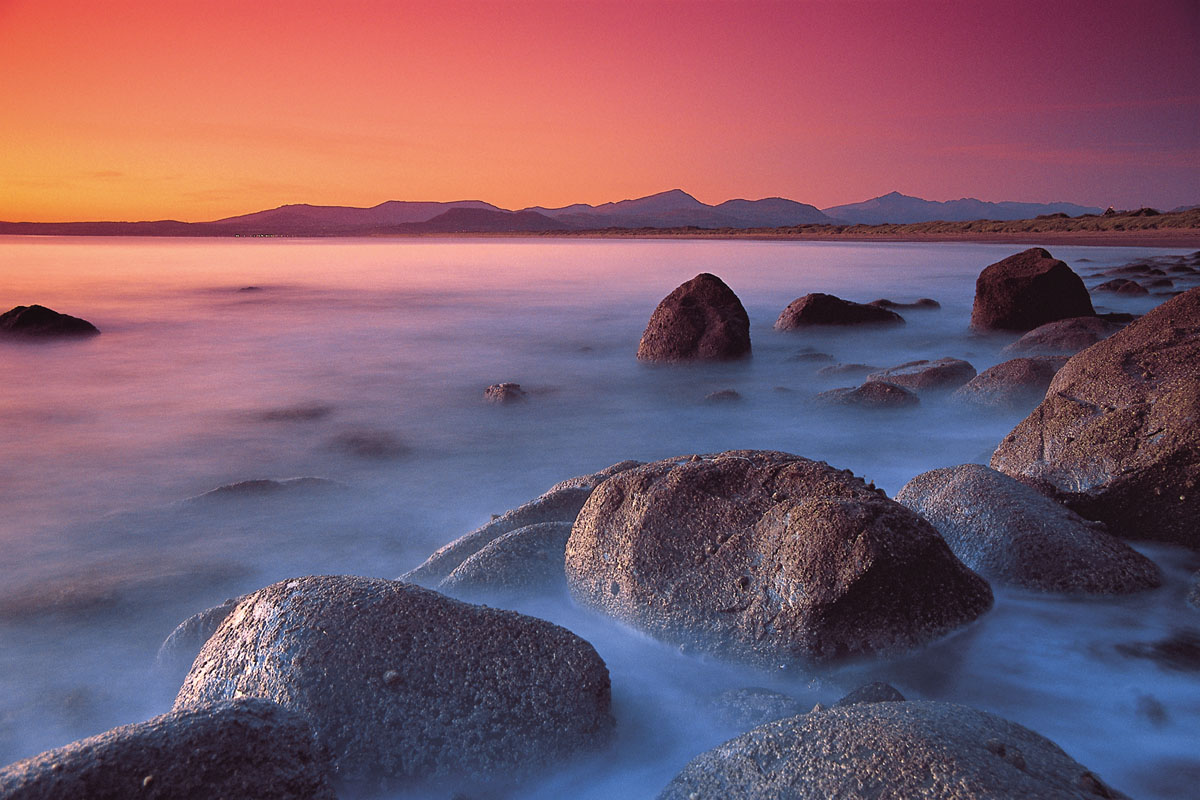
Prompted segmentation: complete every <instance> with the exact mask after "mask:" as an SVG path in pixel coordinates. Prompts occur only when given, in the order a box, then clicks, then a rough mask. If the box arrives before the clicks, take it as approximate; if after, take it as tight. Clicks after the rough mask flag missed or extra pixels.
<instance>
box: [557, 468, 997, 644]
mask: <svg viewBox="0 0 1200 800" xmlns="http://www.w3.org/2000/svg"><path fill="white" fill-rule="evenodd" d="M566 572H567V583H568V586H569V587H570V590H571V594H572V596H573V597H574V598H575V599H576V601H577V602H578V603H580V604H581V605H584V606H588V607H590V608H593V609H595V610H597V611H599V612H601V613H604V614H607V615H609V616H612V617H615V618H616V619H619V620H622V621H624V622H626V623H628V624H630V625H633V626H634V627H637V628H640V629H642V630H644V631H646V632H647V633H649V634H651V635H652V636H655V637H657V638H660V639H663V640H666V641H669V642H672V643H677V644H679V645H681V646H683V647H685V648H687V649H695V650H701V651H708V652H713V653H717V654H720V655H722V656H724V657H728V658H732V659H735V660H740V661H747V662H751V663H756V664H760V665H764V666H778V665H780V664H795V663H809V664H812V663H821V662H830V661H835V660H838V659H844V658H851V657H857V656H872V655H880V654H892V653H898V652H903V651H907V650H910V649H913V648H916V647H918V646H920V645H923V644H925V643H927V642H929V641H931V640H933V639H936V638H938V637H940V636H942V635H943V634H946V633H949V632H950V631H952V630H954V629H956V628H958V627H960V626H962V625H964V624H966V623H968V622H970V621H971V620H973V619H975V618H976V617H977V616H979V615H980V614H982V613H983V612H984V611H986V610H987V609H988V608H990V607H991V604H992V594H991V590H990V588H989V587H988V585H987V583H986V582H985V581H984V580H983V579H982V578H980V577H979V576H978V575H976V574H975V573H973V572H971V571H970V570H969V569H967V568H966V567H965V566H963V564H962V562H960V561H959V560H958V559H957V558H955V557H954V555H953V554H952V553H951V552H950V549H949V548H948V547H947V546H946V543H945V542H944V541H943V540H942V537H941V536H939V535H938V533H937V531H935V530H934V529H933V528H932V527H931V526H930V525H929V523H928V522H926V521H925V520H923V519H921V518H920V517H918V516H917V515H916V514H914V513H912V512H911V511H909V510H908V509H906V508H904V507H903V506H901V505H899V504H898V503H895V502H893V501H891V500H889V499H888V498H887V497H886V496H884V495H883V493H882V492H880V491H877V490H875V489H873V488H871V487H868V486H867V485H866V484H865V483H863V482H862V480H860V479H859V478H856V477H854V476H853V475H852V474H850V472H849V471H842V470H838V469H834V468H833V467H830V466H829V465H828V464H825V463H823V462H817V461H810V460H809V459H806V458H801V457H799V456H795V455H790V454H788V453H779V452H773V451H762V450H734V451H729V452H726V453H719V454H716V455H708V456H699V455H696V456H683V457H680V458H674V459H666V460H663V461H656V462H654V463H651V464H647V465H645V466H642V467H637V468H635V469H631V470H628V471H626V472H623V473H621V474H619V475H615V476H613V477H612V478H609V479H608V480H607V481H605V482H604V483H602V484H600V486H598V487H597V488H596V491H595V492H594V493H593V494H592V496H591V497H590V498H589V499H588V502H587V503H586V504H585V505H584V507H583V510H582V511H581V512H580V513H579V518H578V519H577V520H576V521H575V527H574V529H573V530H572V531H571V539H570V541H569V542H568V543H567V554H566Z"/></svg>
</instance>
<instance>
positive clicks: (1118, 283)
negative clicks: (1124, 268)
mask: <svg viewBox="0 0 1200 800" xmlns="http://www.w3.org/2000/svg"><path fill="white" fill-rule="evenodd" d="M1092 291H1093V292H1111V293H1112V294H1125V295H1129V296H1131V297H1140V296H1141V295H1146V294H1150V290H1148V289H1147V288H1146V287H1145V286H1142V285H1141V284H1140V283H1138V282H1137V281H1131V280H1129V279H1128V278H1113V279H1112V280H1111V281H1105V282H1104V283H1102V284H1100V285H1099V286H1097V287H1096V288H1095V289H1092Z"/></svg>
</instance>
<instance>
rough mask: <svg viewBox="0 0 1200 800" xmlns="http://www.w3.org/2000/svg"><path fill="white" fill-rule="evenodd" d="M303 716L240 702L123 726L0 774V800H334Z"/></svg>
mask: <svg viewBox="0 0 1200 800" xmlns="http://www.w3.org/2000/svg"><path fill="white" fill-rule="evenodd" d="M327 776H328V765H327V763H326V761H325V759H324V757H323V756H322V754H321V752H320V750H319V748H318V747H317V745H316V743H315V742H314V741H313V735H312V729H311V728H310V727H309V726H308V723H307V722H305V720H304V718H303V717H301V716H300V715H299V714H296V713H295V712H292V711H288V710H287V709H285V708H282V707H280V706H279V705H277V704H275V703H272V702H270V701H269V700H261V699H259V698H252V697H246V698H240V699H236V700H222V701H219V702H216V703H212V704H207V705H201V706H198V707H195V708H187V709H181V710H177V711H172V712H171V713H169V714H163V715H162V716H160V717H155V718H154V719H152V720H149V721H147V722H139V723H136V724H134V725H123V726H121V727H120V728H113V729H112V730H110V731H107V732H105V733H101V734H98V735H96V736H92V737H89V738H87V739H81V740H80V741H78V742H73V743H72V744H69V745H66V746H65V747H59V748H57V749H55V750H47V751H46V752H45V753H42V754H41V755H36V756H33V757H32V758H27V759H25V760H24V761H18V762H16V763H15V764H10V765H9V766H7V767H5V768H4V769H2V770H0V797H3V798H5V800H66V799H67V798H70V800H127V799H128V798H140V797H145V798H156V799H157V800H176V799H178V800H194V798H201V797H214V798H215V797H229V798H233V797H244V798H255V799H256V800H334V793H333V790H332V789H331V788H330V786H329V782H328V777H327Z"/></svg>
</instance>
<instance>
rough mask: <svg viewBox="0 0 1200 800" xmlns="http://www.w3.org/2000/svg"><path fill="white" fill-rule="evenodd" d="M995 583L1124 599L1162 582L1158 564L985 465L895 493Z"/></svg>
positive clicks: (915, 482) (925, 477) (936, 473)
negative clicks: (1122, 595) (1121, 597)
mask: <svg viewBox="0 0 1200 800" xmlns="http://www.w3.org/2000/svg"><path fill="white" fill-rule="evenodd" d="M896 502H898V503H901V504H903V505H905V506H908V507H909V508H911V509H912V510H913V511H915V512H917V513H918V514H920V515H921V516H923V517H925V519H927V520H929V521H930V522H931V523H933V527H935V528H937V530H938V533H940V534H942V537H943V538H944V539H945V540H946V543H947V544H949V545H950V549H951V550H953V551H954V554H955V555H956V556H958V557H959V558H960V559H962V561H963V563H965V564H966V565H967V566H968V567H970V568H971V569H973V570H975V571H976V572H978V573H979V574H980V575H982V576H984V577H985V578H987V579H988V580H990V581H994V582H996V583H1003V584H1006V585H1009V586H1020V587H1022V588H1025V589H1034V590H1037V591H1045V592H1063V593H1068V594H1103V595H1109V594H1127V593H1129V592H1139V591H1142V590H1144V589H1153V588H1155V587H1157V586H1161V585H1162V575H1161V574H1160V572H1159V570H1158V567H1157V566H1155V564H1154V562H1153V561H1151V560H1150V559H1148V558H1146V557H1145V556H1143V555H1142V554H1141V553H1139V552H1137V551H1136V550H1134V549H1133V548H1131V547H1130V546H1129V545H1127V544H1125V542H1123V541H1121V540H1120V539H1118V538H1116V537H1115V536H1113V535H1112V534H1110V533H1108V532H1107V531H1106V530H1104V526H1103V525H1100V524H1099V523H1095V522H1088V521H1087V520H1085V519H1083V518H1082V517H1080V516H1079V515H1078V514H1076V513H1075V512H1073V511H1071V510H1069V509H1068V508H1066V507H1065V506H1062V505H1060V504H1059V503H1056V502H1054V501H1053V500H1051V499H1049V498H1048V497H1046V496H1044V495H1042V494H1039V493H1038V492H1037V491H1035V490H1034V489H1031V488H1030V487H1028V486H1026V485H1025V484H1023V483H1021V482H1020V481H1017V480H1014V479H1012V478H1010V477H1008V476H1007V475H1004V474H1003V473H1000V472H996V471H995V470H994V469H989V468H988V467H985V466H983V465H982V464H963V465H961V466H957V467H948V468H946V469H935V470H931V471H929V472H926V473H923V474H921V475H918V476H917V477H915V478H913V479H912V480H911V481H909V482H908V483H906V484H905V485H904V486H903V488H901V489H900V491H899V492H898V493H897V494H896Z"/></svg>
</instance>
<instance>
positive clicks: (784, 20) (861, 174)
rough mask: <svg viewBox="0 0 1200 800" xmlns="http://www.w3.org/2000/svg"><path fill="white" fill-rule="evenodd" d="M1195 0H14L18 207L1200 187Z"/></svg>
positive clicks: (1199, 22)
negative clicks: (675, 192)
mask: <svg viewBox="0 0 1200 800" xmlns="http://www.w3.org/2000/svg"><path fill="white" fill-rule="evenodd" d="M1197 41H1200V3H1196V2H1195V0H1177V1H1176V2H1137V3H1131V2H1127V0H1126V1H1124V2H1105V1H1104V0H1089V1H1088V2H1055V1H1054V0H1048V1H1047V2H1023V1H1018V2H1002V3H990V4H977V3H970V2H950V3H934V2H883V1H880V2H839V1H838V0H817V1H816V2H798V1H793V2H786V3H774V2H753V1H752V0H743V2H719V1H718V0H712V1H711V2H706V1H705V0H691V1H690V2H660V1H656V0H644V1H643V2H636V0H635V1H634V2H582V1H581V0H562V1H561V2H553V3H547V2H540V1H539V2H521V0H511V1H510V2H492V3H480V2H470V3H468V2H453V1H448V0H441V1H439V2H398V1H396V0H388V1H386V2H385V1H384V0H362V1H359V2H356V1H355V0H346V2H342V3H336V4H334V3H329V2H326V1H325V0H321V1H320V2H316V1H315V0H287V2H282V1H281V0H258V2H253V3H250V2H230V1H229V0H214V1H212V2H205V3H175V2H162V0H112V1H111V2H105V3H96V2H72V1H71V0H0V76H3V78H4V91H3V92H0V120H3V124H0V188H2V191H0V219H5V220H68V219H157V218H175V219H185V220H204V219H215V218H219V217H223V216H229V215H232V214H238V213H244V212H249V211H254V210H258V209H262V208H269V207H273V206H277V205H281V204H284V203H297V202H305V203H316V204H339V205H357V206H368V205H374V204H376V203H379V202H382V201H384V200H391V199H403V200H458V199H482V200H487V201H489V202H493V203H496V204H497V205H500V206H503V207H507V208H520V207H524V206H529V205H535V204H541V205H551V206H553V205H564V204H567V203H572V202H588V203H601V202H606V201H610V200H620V199H624V198H628V197H636V196H640V195H645V194H650V193H653V192H657V191H662V190H665V189H669V188H675V187H679V188H683V189H685V190H687V191H689V192H691V193H692V194H694V195H696V196H697V197H698V198H700V199H701V200H704V201H706V202H713V203H715V202H720V201H723V200H726V199H729V198H732V197H747V198H758V197H766V196H774V195H781V196H785V197H790V198H792V199H795V200H800V201H802V202H808V203H813V204H814V205H817V206H820V207H827V206H830V205H835V204H839V203H847V202H855V201H859V200H865V199H867V198H869V197H873V196H876V195H879V194H883V193H885V192H888V191H891V190H893V189H895V190H899V191H902V192H904V193H906V194H915V195H919V196H922V197H926V198H928V199H934V200H947V199H955V198H958V197H964V196H973V197H979V198H981V199H985V200H1024V201H1051V200H1069V201H1073V202H1078V203H1085V204H1090V205H1098V206H1107V205H1116V206H1118V207H1137V206H1141V205H1153V206H1156V207H1159V208H1171V207H1173V206H1176V205H1181V204H1185V203H1186V204H1192V203H1200V134H1198V131H1200V47H1197V44H1196V43H1197Z"/></svg>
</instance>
